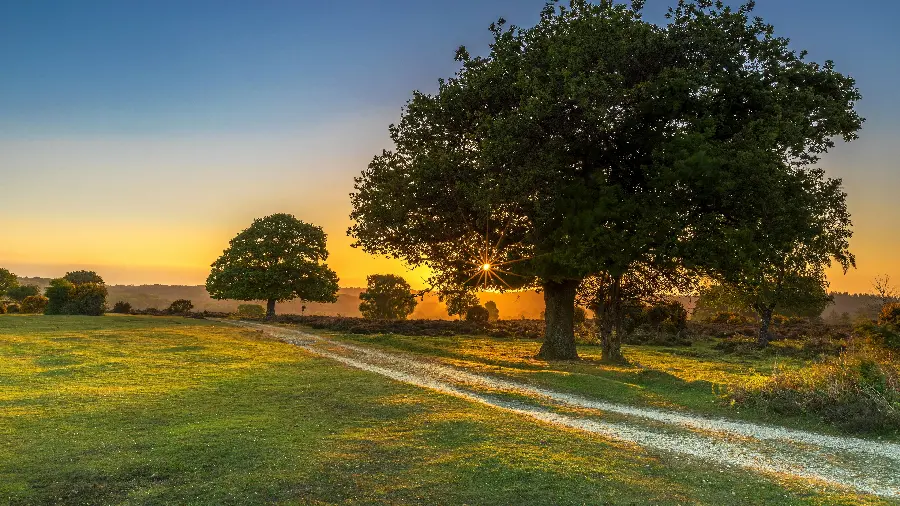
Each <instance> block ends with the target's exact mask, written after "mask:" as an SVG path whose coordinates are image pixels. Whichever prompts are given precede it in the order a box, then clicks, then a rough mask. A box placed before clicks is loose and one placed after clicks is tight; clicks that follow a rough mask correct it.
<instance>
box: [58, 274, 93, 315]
mask: <svg viewBox="0 0 900 506" xmlns="http://www.w3.org/2000/svg"><path fill="white" fill-rule="evenodd" d="M81 272H84V271H79V273H81ZM70 274H71V273H70ZM76 274H77V273H76ZM79 276H80V274H79ZM45 295H46V296H47V298H48V299H49V300H48V303H47V307H46V309H45V310H44V314H65V315H87V316H100V315H102V314H103V313H105V312H106V296H107V290H106V285H103V284H100V283H90V282H87V283H81V284H74V283H72V282H71V281H70V280H68V279H65V278H59V279H54V280H53V281H51V282H50V286H49V287H48V288H47V290H46V291H45Z"/></svg>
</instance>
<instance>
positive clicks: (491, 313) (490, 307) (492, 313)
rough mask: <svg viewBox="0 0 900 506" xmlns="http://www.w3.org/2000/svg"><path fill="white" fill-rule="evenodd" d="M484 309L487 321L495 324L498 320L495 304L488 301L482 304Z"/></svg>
mask: <svg viewBox="0 0 900 506" xmlns="http://www.w3.org/2000/svg"><path fill="white" fill-rule="evenodd" d="M484 308H485V309H487V312H488V321H492V322H495V321H497V320H499V319H500V310H499V309H497V303H496V302H494V301H492V300H489V301H487V302H485V303H484Z"/></svg>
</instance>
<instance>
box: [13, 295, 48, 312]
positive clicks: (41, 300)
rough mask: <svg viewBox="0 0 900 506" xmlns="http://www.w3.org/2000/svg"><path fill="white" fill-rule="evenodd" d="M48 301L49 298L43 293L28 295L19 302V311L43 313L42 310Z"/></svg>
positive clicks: (45, 307)
mask: <svg viewBox="0 0 900 506" xmlns="http://www.w3.org/2000/svg"><path fill="white" fill-rule="evenodd" d="M48 302H50V300H49V299H47V297H44V296H43V295H29V296H28V297H25V299H24V300H23V301H22V303H21V304H19V311H21V312H22V313H28V314H39V313H43V312H44V310H45V309H47V303H48Z"/></svg>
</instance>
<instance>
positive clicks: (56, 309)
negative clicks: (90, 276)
mask: <svg viewBox="0 0 900 506" xmlns="http://www.w3.org/2000/svg"><path fill="white" fill-rule="evenodd" d="M74 295H75V284H73V283H72V282H71V281H69V280H67V279H65V278H57V279H54V280H52V281H50V286H48V287H47V288H46V289H45V290H44V296H45V297H47V300H48V302H47V308H46V309H45V310H44V314H50V315H57V314H66V313H65V309H66V305H67V304H68V303H69V301H70V300H71V299H72V298H73V297H74Z"/></svg>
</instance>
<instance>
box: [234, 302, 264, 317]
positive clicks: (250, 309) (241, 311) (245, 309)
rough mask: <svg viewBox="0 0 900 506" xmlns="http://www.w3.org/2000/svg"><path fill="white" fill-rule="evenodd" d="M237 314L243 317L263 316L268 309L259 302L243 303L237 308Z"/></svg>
mask: <svg viewBox="0 0 900 506" xmlns="http://www.w3.org/2000/svg"><path fill="white" fill-rule="evenodd" d="M237 315H238V316H240V317H242V318H262V317H263V316H265V315H266V310H265V309H264V308H263V307H262V306H260V305H259V304H241V305H239V306H238V308H237Z"/></svg>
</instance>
